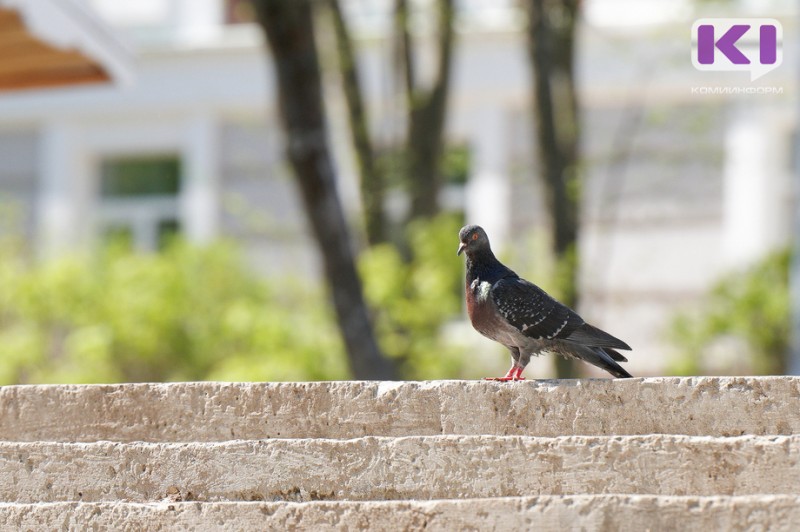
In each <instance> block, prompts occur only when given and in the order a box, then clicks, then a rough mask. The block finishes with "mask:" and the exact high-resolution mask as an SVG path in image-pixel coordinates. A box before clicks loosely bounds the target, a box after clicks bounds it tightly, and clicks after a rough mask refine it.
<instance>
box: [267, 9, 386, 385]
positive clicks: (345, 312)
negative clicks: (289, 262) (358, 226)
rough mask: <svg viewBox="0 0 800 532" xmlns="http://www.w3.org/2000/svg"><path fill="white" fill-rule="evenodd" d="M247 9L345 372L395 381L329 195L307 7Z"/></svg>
mask: <svg viewBox="0 0 800 532" xmlns="http://www.w3.org/2000/svg"><path fill="white" fill-rule="evenodd" d="M254 7H255V9H256V14H257V18H258V22H259V24H260V25H261V27H262V29H263V30H264V34H265V36H266V39H267V43H268V45H269V47H270V49H271V50H272V62H273V64H274V67H275V72H276V77H277V85H278V105H279V107H280V114H281V118H282V121H283V125H284V128H285V131H286V136H287V154H288V157H289V161H290V163H291V165H292V167H293V169H294V172H295V174H296V176H297V181H298V183H299V185H300V191H301V194H302V198H303V202H304V204H305V210H306V213H307V214H308V217H309V220H310V222H311V227H312V230H313V233H314V236H315V238H316V240H317V243H318V245H319V249H320V251H321V253H322V257H323V263H324V269H325V276H326V279H327V282H328V286H329V288H330V290H331V293H332V296H333V303H334V307H335V310H336V317H337V320H338V323H339V329H340V330H341V333H342V336H343V338H344V343H345V346H346V348H347V353H348V357H349V362H350V368H351V370H352V373H353V375H354V376H355V378H357V379H392V378H395V372H394V369H393V368H392V366H391V365H390V364H389V362H388V361H387V360H386V359H385V358H383V356H382V355H381V352H380V350H379V348H378V344H377V342H376V341H375V336H374V333H373V329H372V325H371V320H370V316H369V312H368V310H367V306H366V304H365V303H364V298H363V294H362V290H361V282H360V280H359V278H358V275H357V274H356V268H355V261H354V257H353V252H352V249H351V246H350V238H349V235H348V231H347V225H346V222H345V217H344V212H343V210H342V206H341V204H340V202H339V199H338V196H337V194H336V185H335V178H334V169H333V164H332V160H331V156H330V152H329V149H328V141H327V127H326V124H325V117H324V111H323V106H322V87H321V80H320V69H319V59H318V56H317V49H316V45H315V41H314V26H313V17H312V12H311V0H256V1H255V2H254Z"/></svg>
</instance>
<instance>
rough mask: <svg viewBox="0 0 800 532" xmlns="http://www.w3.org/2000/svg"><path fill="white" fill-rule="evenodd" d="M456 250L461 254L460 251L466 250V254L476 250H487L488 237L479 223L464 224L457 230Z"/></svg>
mask: <svg viewBox="0 0 800 532" xmlns="http://www.w3.org/2000/svg"><path fill="white" fill-rule="evenodd" d="M458 241H459V244H458V251H457V252H456V254H457V255H461V252H462V251H466V252H467V255H472V254H474V253H476V252H478V251H482V250H489V249H490V247H489V237H488V236H486V231H484V230H483V227H481V226H479V225H465V226H464V227H462V228H461V231H459V232H458Z"/></svg>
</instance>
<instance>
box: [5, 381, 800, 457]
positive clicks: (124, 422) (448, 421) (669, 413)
mask: <svg viewBox="0 0 800 532" xmlns="http://www.w3.org/2000/svg"><path fill="white" fill-rule="evenodd" d="M651 433H662V434H686V435H708V436H737V435H742V434H756V435H769V434H798V433H800V377H756V378H749V377H748V378H745V377H700V378H648V379H616V380H614V379H605V380H604V379H597V380H591V379H590V380H563V381H526V382H512V383H496V382H482V381H433V382H317V383H246V384H242V383H234V384H230V383H175V384H120V385H86V386H77V385H68V386H7V387H3V388H0V439H3V440H7V441H84V442H91V441H99V440H110V441H120V442H127V441H150V442H159V441H161V442H191V441H197V442H213V441H226V440H235V439H263V438H355V437H360V436H366V435H373V436H415V435H436V434H465V435H467V434H473V435H477V434H495V435H535V436H560V435H565V434H578V435H615V434H621V435H636V434H651Z"/></svg>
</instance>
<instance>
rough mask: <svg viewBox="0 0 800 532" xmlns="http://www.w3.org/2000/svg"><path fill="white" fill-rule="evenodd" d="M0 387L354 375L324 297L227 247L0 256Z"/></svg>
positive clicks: (10, 252)
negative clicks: (272, 276) (255, 266)
mask: <svg viewBox="0 0 800 532" xmlns="http://www.w3.org/2000/svg"><path fill="white" fill-rule="evenodd" d="M0 286H2V287H3V290H2V292H1V293H0V384H2V383H18V382H21V383H43V382H48V383H61V382H70V383H83V382H121V381H150V380H153V381H161V380H187V379H189V380H194V379H220V380H299V379H341V378H347V376H348V372H347V365H346V360H345V357H344V353H343V348H342V345H341V342H340V340H339V336H338V332H337V331H336V329H335V326H334V324H333V321H332V319H331V317H330V316H329V314H328V309H327V306H325V305H319V299H320V297H321V294H319V293H316V292H314V291H313V290H309V289H308V288H305V287H304V286H303V285H300V284H296V285H293V286H286V285H285V284H284V285H282V286H281V290H280V291H278V289H277V285H274V286H272V285H269V284H267V283H265V282H263V281H262V280H260V279H259V278H258V277H257V276H255V275H254V274H253V273H251V272H250V271H248V269H247V268H246V267H245V266H244V264H243V263H242V260H241V258H240V257H239V256H238V254H237V253H236V252H235V251H234V250H233V249H232V248H231V247H230V246H228V245H225V244H216V245H213V246H209V247H206V248H196V247H192V246H188V245H185V244H182V243H180V242H175V243H173V245H171V246H170V247H169V248H168V249H167V250H166V251H165V252H163V253H159V254H154V255H140V254H133V253H131V252H129V251H127V250H125V249H123V248H122V247H110V248H109V249H108V250H106V251H105V252H103V253H100V254H99V255H96V256H93V257H88V256H73V257H66V258H62V259H58V260H53V261H49V262H44V263H41V264H29V263H26V261H24V260H22V259H21V258H20V254H18V253H15V252H14V250H11V249H6V250H5V251H2V252H0Z"/></svg>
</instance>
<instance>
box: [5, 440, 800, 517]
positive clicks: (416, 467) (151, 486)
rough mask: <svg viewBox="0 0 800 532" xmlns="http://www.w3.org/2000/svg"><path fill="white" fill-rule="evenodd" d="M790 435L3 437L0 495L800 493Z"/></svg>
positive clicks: (267, 497)
mask: <svg viewBox="0 0 800 532" xmlns="http://www.w3.org/2000/svg"><path fill="white" fill-rule="evenodd" d="M798 479H800V435H796V436H739V437H727V438H720V437H701V436H680V435H650V436H567V437H558V438H543V437H530V436H411V437H403V438H383V437H364V438H357V439H351V440H328V439H297V440H294V439H275V440H262V441H235V442H219V443H169V444H166V443H112V442H98V443H19V442H5V443H0V501H3V502H19V503H33V502H57V501H114V500H121V501H130V502H152V501H157V500H160V499H162V498H164V497H173V498H181V499H183V500H199V501H226V500H228V501H254V500H261V501H281V500H282V501H296V502H300V501H309V500H403V499H460V498H481V497H506V496H527V495H580V494H589V495H592V494H606V493H618V494H653V495H705V496H711V495H755V494H797V492H798V486H799V485H800V483H799V482H798Z"/></svg>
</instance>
